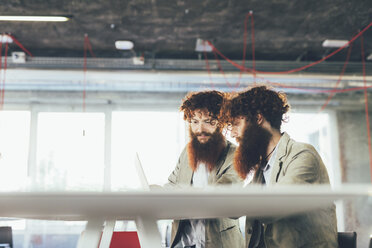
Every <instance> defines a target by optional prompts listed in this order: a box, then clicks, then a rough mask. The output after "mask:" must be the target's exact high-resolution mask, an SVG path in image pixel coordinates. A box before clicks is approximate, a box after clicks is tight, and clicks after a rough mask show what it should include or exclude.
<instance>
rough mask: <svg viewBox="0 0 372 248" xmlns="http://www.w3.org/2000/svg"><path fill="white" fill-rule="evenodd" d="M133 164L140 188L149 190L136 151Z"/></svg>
mask: <svg viewBox="0 0 372 248" xmlns="http://www.w3.org/2000/svg"><path fill="white" fill-rule="evenodd" d="M134 165H135V167H136V171H137V175H138V177H139V179H140V183H141V186H142V188H143V189H144V190H150V186H149V183H148V181H147V178H146V175H145V172H144V171H143V167H142V164H141V160H140V158H139V155H138V153H137V152H136V156H135V158H134Z"/></svg>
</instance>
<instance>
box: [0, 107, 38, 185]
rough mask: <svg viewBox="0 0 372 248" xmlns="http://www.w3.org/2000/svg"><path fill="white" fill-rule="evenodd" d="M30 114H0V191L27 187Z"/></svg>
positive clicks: (24, 112) (7, 112) (25, 112)
mask: <svg viewBox="0 0 372 248" xmlns="http://www.w3.org/2000/svg"><path fill="white" fill-rule="evenodd" d="M30 118H31V115H30V112H28V111H1V112H0V137H1V138H0V190H2V191H10V190H19V189H22V188H25V187H26V186H27V162H28V147H29V137H30Z"/></svg>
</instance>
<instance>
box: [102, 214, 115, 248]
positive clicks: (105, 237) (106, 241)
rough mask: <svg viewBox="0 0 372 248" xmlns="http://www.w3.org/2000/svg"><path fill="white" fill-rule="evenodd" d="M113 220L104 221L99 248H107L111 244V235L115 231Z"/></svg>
mask: <svg viewBox="0 0 372 248" xmlns="http://www.w3.org/2000/svg"><path fill="white" fill-rule="evenodd" d="M115 222H116V221H115V220H110V221H106V225H105V228H104V229H103V233H102V238H101V243H100V245H99V248H109V247H110V243H111V238H112V234H113V232H114V229H115Z"/></svg>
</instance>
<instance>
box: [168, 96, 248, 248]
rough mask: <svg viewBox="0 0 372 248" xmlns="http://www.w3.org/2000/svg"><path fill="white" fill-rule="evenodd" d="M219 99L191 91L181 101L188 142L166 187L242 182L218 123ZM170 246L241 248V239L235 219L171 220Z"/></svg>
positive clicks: (218, 97) (220, 103)
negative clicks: (187, 125) (186, 124)
mask: <svg viewBox="0 0 372 248" xmlns="http://www.w3.org/2000/svg"><path fill="white" fill-rule="evenodd" d="M223 100H224V94H223V93H221V92H218V91H202V92H193V93H190V94H188V95H187V96H186V98H185V99H184V101H183V103H182V105H181V107H180V110H181V111H183V113H184V120H185V121H187V122H188V123H189V134H190V141H189V143H188V144H187V146H186V147H185V149H184V150H183V152H182V153H181V155H180V157H179V160H178V163H177V166H176V168H175V169H174V171H173V172H172V173H171V175H170V176H169V178H168V185H167V186H176V187H177V186H182V185H184V186H192V187H198V188H203V187H206V186H208V185H223V184H225V185H229V184H235V183H242V180H241V179H240V178H239V176H238V175H237V173H236V172H235V170H234V168H233V158H234V152H235V148H236V147H235V146H234V145H233V144H232V143H230V142H228V141H227V140H226V139H225V137H224V136H223V134H222V129H221V128H220V123H219V120H218V115H219V113H220V109H221V106H222V103H223ZM195 204H197V203H195ZM171 247H176V248H180V247H182V248H184V247H188V248H189V247H190V248H191V247H194V248H223V247H229V248H241V247H244V240H243V237H242V234H241V232H240V229H239V221H238V220H237V219H230V218H220V219H197V220H174V221H173V224H172V234H171Z"/></svg>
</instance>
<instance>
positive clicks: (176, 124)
mask: <svg viewBox="0 0 372 248" xmlns="http://www.w3.org/2000/svg"><path fill="white" fill-rule="evenodd" d="M111 139H112V173H111V176H112V178H111V180H112V189H113V190H120V189H128V188H139V187H140V182H139V178H138V177H136V176H133V175H137V173H136V170H135V167H134V158H135V154H136V152H138V154H139V157H140V160H141V163H142V166H143V169H144V172H145V174H146V177H147V179H148V181H149V183H150V184H164V183H166V182H167V178H168V176H169V175H170V173H171V172H172V170H173V169H174V168H175V166H176V162H177V160H178V156H179V155H180V153H181V151H182V149H183V147H184V145H185V124H184V121H183V120H182V117H181V115H180V113H178V112H145V111H137V112H134V111H133V112H113V114H112V138H111Z"/></svg>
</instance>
